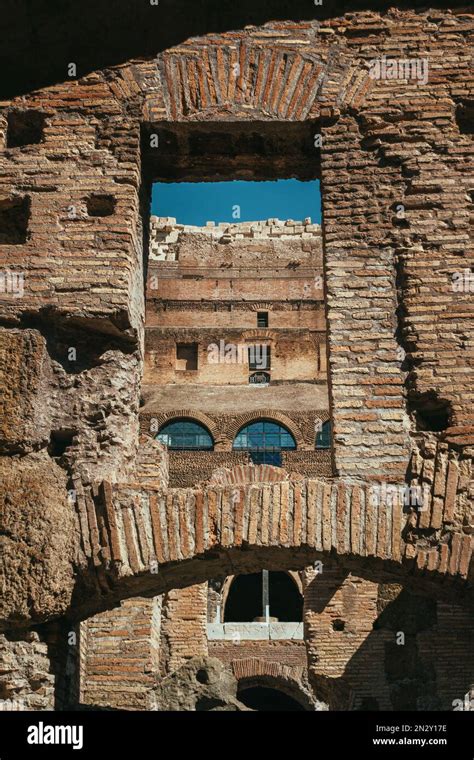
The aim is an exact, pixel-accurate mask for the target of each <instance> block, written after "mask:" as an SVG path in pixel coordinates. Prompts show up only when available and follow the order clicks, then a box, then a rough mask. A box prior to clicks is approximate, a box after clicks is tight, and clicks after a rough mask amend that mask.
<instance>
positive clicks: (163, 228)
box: [149, 216, 323, 271]
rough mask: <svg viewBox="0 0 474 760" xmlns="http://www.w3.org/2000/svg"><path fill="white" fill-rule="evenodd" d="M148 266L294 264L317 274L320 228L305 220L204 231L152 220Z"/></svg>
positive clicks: (210, 226)
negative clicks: (314, 269) (163, 263)
mask: <svg viewBox="0 0 474 760" xmlns="http://www.w3.org/2000/svg"><path fill="white" fill-rule="evenodd" d="M216 244H217V245H216ZM149 261H150V264H152V263H154V262H155V261H177V262H179V263H180V264H182V265H183V266H186V265H188V266H190V265H192V264H194V265H196V266H200V267H203V266H206V267H207V268H213V267H217V266H220V265H222V263H224V264H225V263H228V264H232V265H233V266H236V267H239V266H244V267H245V266H252V265H253V266H254V267H261V266H267V267H272V268H275V269H276V268H278V267H282V266H288V264H289V263H290V262H291V261H293V262H294V264H298V265H302V266H304V265H306V266H311V267H319V268H320V269H321V271H322V264H323V257H322V239H321V227H320V225H319V224H312V223H311V219H310V218H309V217H308V218H307V219H304V220H303V221H295V220H293V219H287V220H284V221H283V220H281V219H267V220H265V221H258V222H235V223H229V222H220V223H219V224H215V223H214V222H207V224H206V226H205V227H204V226H203V227H199V226H195V225H188V224H186V225H185V224H177V223H176V219H174V218H172V217H156V216H152V217H151V220H150V259H149Z"/></svg>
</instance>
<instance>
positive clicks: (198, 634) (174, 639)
mask: <svg viewBox="0 0 474 760" xmlns="http://www.w3.org/2000/svg"><path fill="white" fill-rule="evenodd" d="M199 655H205V656H207V655H208V647H207V583H200V584H198V585H196V586H187V588H183V589H174V590H173V591H169V592H168V593H167V594H166V595H165V596H164V599H163V614H162V624H161V668H160V670H161V674H162V675H163V676H166V675H169V674H170V673H172V672H173V671H174V670H177V669H178V668H179V667H181V665H183V664H184V663H185V662H186V661H187V660H190V659H191V658H192V657H196V656H199Z"/></svg>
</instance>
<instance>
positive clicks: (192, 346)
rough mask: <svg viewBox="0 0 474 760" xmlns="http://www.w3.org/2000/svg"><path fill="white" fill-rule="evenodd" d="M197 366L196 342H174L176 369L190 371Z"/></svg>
mask: <svg viewBox="0 0 474 760" xmlns="http://www.w3.org/2000/svg"><path fill="white" fill-rule="evenodd" d="M197 368H198V344H197V343H177V344H176V369H177V370H178V371H180V372H190V371H193V370H197Z"/></svg>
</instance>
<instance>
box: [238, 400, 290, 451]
mask: <svg viewBox="0 0 474 760" xmlns="http://www.w3.org/2000/svg"><path fill="white" fill-rule="evenodd" d="M260 420H270V422H279V423H280V424H281V425H283V426H284V427H286V428H287V429H288V430H289V432H290V433H291V434H292V436H293V438H294V439H295V441H296V448H297V449H299V448H301V447H302V446H304V437H303V434H302V433H301V430H300V429H299V427H298V426H297V425H296V424H295V423H294V422H293V420H292V419H290V417H287V415H286V414H282V413H281V412H276V411H275V410H273V409H264V410H262V411H259V412H248V413H247V414H241V415H239V417H238V418H237V419H236V420H234V422H232V423H231V424H230V425H229V427H228V428H227V431H226V432H227V437H228V439H229V440H230V441H231V443H233V442H234V438H235V436H236V435H237V433H238V432H239V430H241V429H242V428H243V427H244V425H248V424H249V423H250V422H259V421H260Z"/></svg>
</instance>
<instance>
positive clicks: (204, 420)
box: [153, 409, 219, 443]
mask: <svg viewBox="0 0 474 760" xmlns="http://www.w3.org/2000/svg"><path fill="white" fill-rule="evenodd" d="M153 418H154V419H156V421H157V423H158V425H159V429H161V428H162V427H163V425H164V424H165V423H166V422H171V421H172V420H178V419H183V418H186V419H189V420H193V421H194V422H200V423H201V425H204V427H206V428H207V429H208V431H209V433H210V434H211V435H212V438H213V440H214V443H216V440H217V439H218V438H219V428H218V427H217V425H216V423H215V422H214V420H212V419H211V418H210V417H208V416H207V414H204V413H203V412H199V411H196V410H195V409H173V410H172V411H171V412H162V413H161V414H155V415H153Z"/></svg>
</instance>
